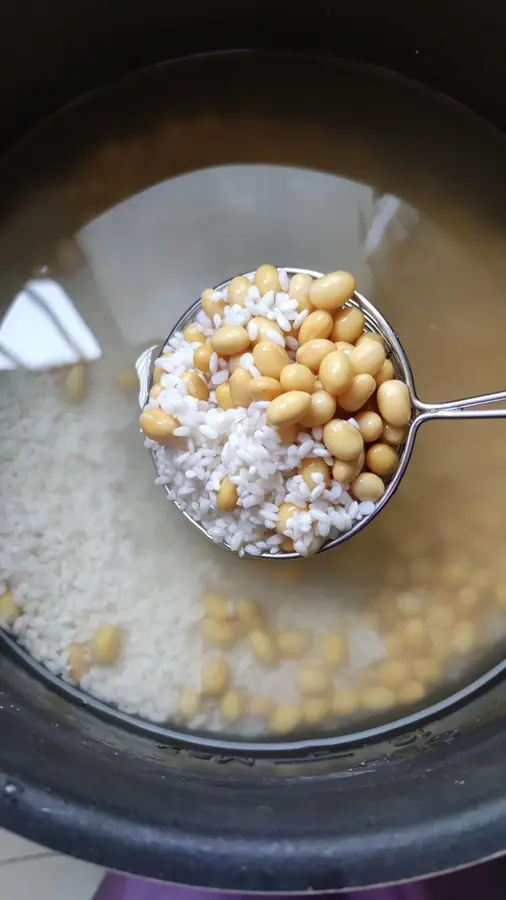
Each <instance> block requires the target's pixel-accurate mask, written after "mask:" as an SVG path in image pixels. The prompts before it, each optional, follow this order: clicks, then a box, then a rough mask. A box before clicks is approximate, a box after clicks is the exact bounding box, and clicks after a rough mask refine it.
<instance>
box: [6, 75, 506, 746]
mask: <svg viewBox="0 0 506 900" xmlns="http://www.w3.org/2000/svg"><path fill="white" fill-rule="evenodd" d="M201 65H204V63H199V64H198V66H196V69H199V67H200V66H201ZM206 65H207V66H208V70H207V71H206V73H205V78H202V73H200V72H198V71H196V69H193V68H192V67H186V66H183V67H182V69H181V70H180V71H179V73H178V76H177V84H176V81H175V80H173V79H174V78H175V76H174V70H173V69H169V70H167V71H163V70H160V71H157V72H156V73H150V74H149V75H148V76H146V77H145V78H141V79H140V80H139V81H138V82H136V83H135V84H130V85H128V86H126V87H123V88H119V89H117V90H116V91H113V92H112V93H107V94H104V95H103V96H102V97H99V98H95V99H94V100H88V101H87V102H86V104H85V105H84V106H80V107H76V108H75V109H74V110H72V111H69V112H67V113H66V114H65V116H64V117H62V118H61V119H60V120H57V121H55V122H54V123H53V124H50V125H48V126H47V127H46V128H45V129H44V130H43V131H41V132H40V133H39V134H38V135H37V136H35V137H33V139H32V140H31V141H30V142H29V143H27V144H26V145H25V147H24V148H21V149H20V151H19V153H18V154H17V156H16V157H14V158H13V159H12V160H11V161H10V162H9V164H8V168H7V173H6V174H8V178H4V179H3V183H4V185H5V184H8V186H9V188H8V191H9V192H8V193H7V188H4V196H3V197H2V198H1V200H2V207H1V208H2V210H3V213H2V217H1V222H0V255H1V258H2V266H1V271H0V295H1V297H2V304H3V308H4V309H5V315H4V318H3V319H2V323H1V326H0V351H1V353H2V356H1V357H0V368H2V369H4V370H5V371H3V372H2V373H0V388H1V399H0V433H1V436H2V483H1V488H0V490H1V497H0V506H1V507H2V516H1V520H0V528H1V531H2V543H1V545H0V581H2V582H3V587H2V588H1V590H3V591H4V593H5V592H6V591H7V590H12V592H13V596H14V600H15V603H16V605H17V606H18V607H19V611H21V612H22V613H23V614H22V615H21V616H20V618H18V619H17V620H16V621H15V622H14V630H15V632H16V633H17V634H18V635H19V637H20V639H21V640H22V641H23V642H24V643H25V644H26V645H27V646H28V647H29V649H30V650H31V651H32V652H33V653H34V655H37V656H38V657H39V658H43V659H44V661H45V662H46V663H47V664H48V665H49V667H50V668H51V669H52V670H53V671H56V672H63V673H64V674H65V675H66V677H69V675H70V674H71V673H70V669H69V656H68V654H69V647H70V646H71V645H72V644H75V643H76V642H77V643H81V642H86V641H88V640H89V638H90V637H91V636H92V634H93V633H94V631H95V630H96V628H97V627H99V626H100V625H102V624H104V623H113V624H115V625H117V626H119V627H120V629H121V631H122V634H123V645H122V650H121V654H120V658H119V660H118V661H117V662H116V664H115V665H112V666H108V667H105V666H104V667H97V666H94V667H92V668H91V669H90V670H89V671H86V672H85V673H84V674H83V677H82V684H83V687H85V688H86V689H88V690H91V691H93V692H94V693H96V694H98V695H99V696H101V697H103V698H104V699H106V700H108V701H112V702H114V703H119V704H120V705H121V706H122V707H123V708H124V709H126V710H127V711H129V712H132V713H135V714H137V713H141V714H142V715H145V716H147V717H148V718H150V719H152V720H154V721H160V722H163V721H166V720H167V718H169V719H171V718H173V717H174V715H175V714H176V710H177V704H178V696H179V690H180V688H181V686H186V687H190V688H195V689H197V688H198V684H199V678H200V669H201V667H202V664H203V662H204V660H205V659H207V658H209V655H210V653H211V655H212V654H213V653H215V652H217V651H214V650H213V651H209V648H206V647H205V646H204V645H203V642H202V637H201V632H200V624H199V623H200V620H201V617H202V596H203V593H204V592H205V591H206V590H214V591H216V590H218V591H220V592H222V593H223V594H224V595H225V596H226V597H228V598H230V599H231V600H236V599H238V598H239V597H241V596H243V597H248V598H250V599H254V600H258V601H259V602H260V603H261V604H262V606H263V607H264V614H265V617H266V621H267V627H268V628H269V630H271V631H273V632H275V631H277V630H280V629H294V628H297V629H298V628H303V629H307V630H308V631H309V632H310V636H311V649H310V651H309V653H308V658H307V661H308V663H310V664H318V663H319V662H320V661H321V653H322V651H321V641H322V639H323V637H324V635H325V634H328V633H332V634H338V635H340V637H341V638H342V646H343V653H342V659H341V662H340V663H339V665H336V668H335V669H333V670H332V671H331V682H332V689H331V691H329V694H328V696H327V697H326V698H325V702H326V703H327V712H332V711H333V715H330V718H325V717H324V722H326V723H327V724H328V726H329V727H330V728H332V729H334V730H335V729H336V727H338V728H346V727H348V726H347V722H348V718H347V717H348V716H349V715H354V716H357V717H360V715H363V714H364V713H366V714H367V715H368V716H370V715H371V713H374V714H378V713H380V712H381V710H380V706H381V703H379V701H377V703H376V706H374V703H373V702H372V701H370V702H368V701H367V697H368V696H369V697H370V694H367V691H368V690H369V688H370V687H371V686H372V687H378V686H380V687H383V688H386V689H387V691H390V693H391V695H392V697H394V698H395V702H396V703H401V704H404V706H403V707H402V708H403V709H405V708H407V707H406V704H407V703H409V702H410V701H413V702H417V703H423V702H425V698H426V697H429V696H430V695H431V691H432V690H433V689H434V690H436V691H438V690H440V687H441V683H442V678H443V673H444V674H445V675H446V676H447V677H448V678H450V679H451V682H450V683H451V685H452V686H453V685H454V684H455V679H459V678H461V677H462V674H463V673H465V672H467V671H469V665H470V664H471V663H474V662H475V660H476V659H483V652H484V648H486V647H489V646H493V647H497V641H498V639H499V638H502V635H503V633H504V626H505V620H504V613H503V609H504V607H505V604H506V590H505V580H504V576H505V574H506V573H505V571H504V563H503V559H502V544H501V539H500V532H501V525H502V521H503V519H504V508H503V507H504V502H503V501H502V499H501V497H502V496H503V494H504V488H505V486H506V484H505V476H504V465H503V454H504V435H503V425H502V424H501V423H500V422H487V423H485V422H480V423H471V422H467V423H462V424H458V425H457V424H456V423H444V424H438V425H433V426H427V427H426V428H424V429H423V432H422V434H421V435H420V438H419V439H418V441H417V446H416V450H415V454H414V457H413V461H412V463H411V464H410V468H409V471H408V473H407V475H406V477H405V479H404V481H403V484H402V488H401V490H400V491H399V493H398V495H397V497H396V498H395V499H394V500H393V501H392V503H391V504H390V505H389V507H388V509H387V510H385V512H384V513H382V515H381V516H380V517H379V518H378V519H377V520H376V521H375V522H374V523H373V524H372V525H371V526H370V527H369V528H368V529H366V531H365V532H364V533H363V534H361V535H360V536H359V537H357V538H356V539H354V540H353V541H351V542H350V543H349V544H345V545H343V546H342V547H340V548H338V549H337V550H336V551H335V552H334V553H329V554H325V555H323V556H322V557H319V558H317V559H314V560H311V561H309V562H308V563H306V564H305V563H302V564H299V563H283V564H277V565H274V566H273V565H271V564H269V563H265V562H262V561H260V562H258V561H254V560H249V561H244V560H242V561H239V560H236V559H234V558H232V557H230V555H226V554H224V553H223V552H222V551H220V550H219V549H215V548H213V547H210V546H209V545H208V542H206V541H205V540H204V539H202V540H201V539H200V538H199V536H198V534H197V533H195V532H194V530H193V529H191V527H189V526H188V525H187V523H186V522H184V520H182V518H181V517H179V516H178V515H177V513H176V511H175V510H174V509H173V508H172V507H171V506H170V505H169V504H168V503H167V501H166V500H165V496H164V492H163V491H162V490H160V489H157V488H156V487H155V486H154V484H153V479H154V474H153V469H152V466H151V462H150V459H149V456H148V454H146V452H145V451H144V449H143V447H142V442H141V440H140V438H139V433H138V428H137V424H136V420H137V414H138V408H137V390H138V387H137V379H136V376H135V372H134V369H133V366H134V362H135V360H136V359H137V357H138V356H139V355H140V353H141V352H142V351H143V350H145V349H146V347H147V346H148V345H150V344H153V343H158V342H160V341H162V340H163V339H164V337H165V335H166V334H167V333H168V332H169V331H170V328H171V327H172V324H173V322H174V321H175V320H176V319H177V318H179V316H180V315H181V313H182V312H183V310H184V309H185V308H186V307H187V306H189V305H190V304H191V303H192V302H193V301H194V300H195V298H196V296H197V295H198V294H199V293H200V292H201V290H202V289H203V288H204V287H206V286H208V285H210V284H215V283H218V282H220V281H222V280H223V279H225V278H228V277H230V276H232V275H233V274H235V273H237V272H239V271H247V270H249V269H252V268H255V267H256V266H257V265H258V264H260V263H261V262H265V261H273V262H275V263H277V264H279V265H297V266H302V267H308V268H311V269H317V270H318V269H319V270H321V271H326V270H330V269H335V268H341V267H343V268H349V269H352V270H353V271H354V272H355V273H356V274H357V277H358V285H359V290H360V291H361V292H362V293H364V294H365V295H366V296H368V297H370V299H371V300H372V301H373V302H374V303H376V304H377V305H378V306H379V307H380V308H381V309H382V311H383V312H384V313H385V314H386V316H387V317H388V318H389V319H390V321H391V322H392V323H393V324H394V325H395V327H396V329H397V331H398V333H399V336H400V338H401V340H402V342H403V344H404V346H405V349H406V351H407V353H408V355H409V357H410V360H411V363H412V367H413V371H414V373H415V378H416V382H417V388H418V391H419V394H420V396H421V397H422V399H424V400H434V401H436V400H443V399H451V398H452V397H456V396H464V395H466V394H472V393H478V392H481V391H491V390H497V389H500V388H501V387H503V386H504V376H503V370H504V361H503V360H504V354H503V343H504V340H503V334H504V333H505V330H506V304H504V301H503V298H504V293H505V286H506V271H505V266H506V263H505V260H504V254H503V251H502V248H503V246H504V243H503V242H504V232H505V222H506V217H505V214H506V199H505V188H504V183H503V179H502V171H503V166H504V145H503V142H502V139H500V138H499V137H498V136H495V135H494V134H493V133H491V132H489V131H488V130H487V129H486V128H485V127H484V126H482V125H480V124H477V123H476V122H475V121H474V120H473V119H472V118H471V117H468V116H467V114H465V113H463V112H462V111H461V110H459V109H458V108H457V107H453V106H450V105H447V104H446V103H443V102H440V101H438V100H435V99H434V98H432V97H431V96H427V95H426V94H425V93H421V92H418V91H417V90H416V89H412V88H410V87H409V86H406V85H405V84H404V83H402V82H398V81H396V80H393V79H390V78H387V77H386V76H383V75H382V76H378V75H371V74H369V73H368V72H366V71H362V70H351V69H346V68H340V67H337V66H336V67H335V68H329V69H327V68H326V67H323V68H322V69H321V70H319V69H318V67H316V68H311V66H309V64H307V66H309V68H306V65H302V64H297V66H293V67H291V66H290V65H289V64H286V65H285V66H284V67H281V68H278V67H276V66H274V65H273V64H271V63H269V62H264V64H263V66H262V67H260V69H259V67H258V65H257V64H256V63H255V62H254V60H253V59H252V58H250V59H248V60H242V62H240V63H233V61H231V60H230V58H229V59H227V60H226V61H224V62H221V63H220V62H217V63H215V64H213V63H207V64H206ZM230 67H233V71H231V69H230ZM232 76H233V77H232ZM264 78H265V79H266V82H265V83H268V85H269V91H268V92H266V91H265V90H262V84H263V83H264V82H263V79H264ZM224 84H227V88H228V87H229V86H230V85H232V86H231V87H230V90H228V89H227V91H224V90H223V85H224ZM281 109H282V110H283V115H282V116H281V115H280V114H279V111H280V110H281ZM243 110H248V112H247V113H245V112H244V111H243ZM455 147H458V148H459V153H458V155H457V156H456V154H455ZM456 159H457V162H455V160H456ZM4 174H5V173H4ZM76 364H77V365H76ZM83 364H84V365H83ZM27 369H28V370H32V371H26V370H27ZM33 370H40V374H35V373H34V371H33ZM76 399H79V400H80V404H79V405H77V406H76V405H73V404H69V402H68V401H69V400H74V401H75V400H76ZM0 612H1V606H0ZM227 658H228V659H229V660H230V665H231V670H232V673H233V683H234V685H235V686H237V687H238V688H239V689H240V690H241V691H242V692H243V694H244V696H248V697H249V694H250V693H251V691H252V690H253V689H254V690H255V692H258V693H259V694H261V695H266V696H270V697H271V698H274V699H276V700H277V701H279V700H280V699H283V700H284V701H285V702H290V703H292V702H296V700H297V695H296V692H295V689H294V686H293V680H294V673H295V671H296V669H297V667H298V666H300V662H297V661H295V662H294V661H289V662H285V663H283V664H282V665H281V666H280V667H279V668H278V667H276V668H274V669H272V670H270V669H262V668H261V667H259V666H258V665H257V664H256V663H254V662H253V661H252V660H251V657H250V655H249V653H248V650H247V643H245V641H244V640H241V641H239V642H238V643H237V644H236V645H235V646H234V647H233V648H232V649H230V650H228V651H227ZM392 662H393V663H394V664H393V665H392ZM387 664H388V665H387ZM406 685H411V695H410V694H409V690H408V689H407V688H406ZM415 685H418V688H416V687H414V686H415ZM444 689H446V690H448V688H443V690H444ZM403 690H404V693H403ZM417 690H418V694H417ZM373 696H374V694H373ZM376 696H379V695H376ZM364 698H365V699H364ZM245 702H246V701H245ZM321 708H322V709H324V704H323V705H322V707H321ZM388 714H389V715H391V712H390V711H389V713H388ZM351 721H353V722H355V721H356V720H355V719H352V720H351ZM191 724H192V725H193V726H196V727H204V728H213V729H216V728H223V727H224V722H223V719H222V717H221V714H220V712H219V709H217V708H216V706H215V705H210V706H205V707H202V708H201V709H199V710H198V713H197V715H196V716H195V717H194V718H193V719H192V722H191ZM312 727H314V725H313V726H312ZM228 728H229V730H230V728H232V730H234V729H235V730H236V731H240V732H242V733H246V734H253V733H259V732H260V733H262V730H263V729H264V722H263V720H262V719H261V718H252V717H244V718H242V719H241V720H240V722H239V723H238V724H236V725H234V726H230V725H229V726H228Z"/></svg>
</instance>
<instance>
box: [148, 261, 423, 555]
mask: <svg viewBox="0 0 506 900" xmlns="http://www.w3.org/2000/svg"><path fill="white" fill-rule="evenodd" d="M276 268H277V269H278V271H279V270H282V271H284V272H286V273H287V275H310V276H311V277H312V278H321V277H322V275H323V274H324V273H323V272H318V271H315V270H313V269H302V268H299V267H294V266H277V267H276ZM255 271H256V269H253V270H251V271H249V272H240V273H239V275H242V276H245V277H246V278H249V279H252V278H253V277H254V275H255ZM236 277H238V276H237V275H233V276H232V277H231V278H227V279H226V281H222V282H220V284H218V285H216V287H214V288H213V290H215V291H222V290H224V289H225V288H227V287H228V285H229V284H230V282H231V281H232V280H233V279H234V278H236ZM343 306H344V307H350V306H356V307H358V308H359V309H360V310H361V311H362V312H363V314H364V317H365V320H366V325H367V326H369V330H370V331H372V332H375V333H376V334H379V335H380V337H382V338H383V339H384V340H385V342H386V343H387V346H388V349H389V357H390V358H391V361H392V365H393V366H394V369H395V372H396V375H397V376H399V377H400V379H401V380H402V381H404V382H405V383H406V385H407V388H408V391H409V398H410V404H411V411H412V418H411V421H410V423H409V426H408V434H407V437H406V442H405V443H404V444H402V445H398V447H397V449H398V450H400V455H399V466H398V468H397V470H396V472H395V473H394V474H393V475H392V477H391V479H390V481H389V482H388V484H387V485H386V489H385V493H384V494H383V496H382V497H381V499H380V500H378V502H377V503H376V506H375V508H374V512H372V513H370V514H369V515H368V516H367V518H365V519H360V520H359V521H357V522H355V524H354V525H352V527H351V528H350V529H349V530H348V531H345V532H344V533H343V534H341V535H339V537H337V538H333V539H332V540H330V541H326V542H325V543H324V544H322V546H321V547H319V549H318V550H317V551H316V553H314V554H311V556H310V557H305V556H301V555H300V554H299V553H295V552H293V553H266V552H263V553H261V554H259V555H258V556H254V555H252V554H245V558H247V559H269V560H277V561H278V562H279V561H281V560H288V559H291V560H294V559H308V558H309V559H311V558H312V557H313V556H317V555H318V554H319V553H325V552H327V551H328V550H334V549H335V548H336V547H338V546H340V545H341V544H344V543H345V542H346V541H348V540H349V539H350V538H352V537H354V535H356V534H358V533H359V532H360V531H364V530H365V528H367V526H368V525H370V524H371V522H372V521H373V520H374V519H375V518H376V516H377V515H378V514H379V513H380V512H381V511H382V510H383V509H384V507H385V506H386V504H387V503H388V502H389V501H390V500H391V499H392V497H393V495H394V494H395V492H396V491H397V488H398V487H399V484H400V482H401V481H402V478H403V476H404V473H405V471H406V468H407V466H408V463H409V460H410V458H411V454H412V452H413V446H414V442H415V438H416V432H417V417H418V415H419V410H418V409H417V405H416V401H417V395H416V391H415V382H414V377H413V372H412V370H411V366H410V364H409V361H408V358H407V356H406V353H405V352H404V348H403V346H402V344H401V342H400V340H399V337H398V335H397V332H396V331H395V329H394V328H393V327H392V325H391V324H390V322H389V321H388V319H386V318H385V316H384V315H383V314H382V313H381V312H380V311H379V310H378V309H377V308H376V307H375V306H374V304H373V303H371V302H370V300H368V299H367V298H366V297H364V296H363V295H362V294H360V293H359V292H358V291H355V292H354V294H353V297H352V298H351V299H350V300H347V301H346V303H345V304H343ZM201 308H202V303H201V300H200V298H198V299H197V300H196V301H195V302H194V303H192V305H191V306H190V307H188V309H187V310H186V311H185V312H184V313H183V315H182V316H180V318H179V319H178V321H177V322H176V324H175V325H174V327H173V328H172V329H171V331H170V332H169V334H168V336H167V337H166V338H165V340H164V342H163V343H162V344H161V345H159V346H157V347H154V348H150V350H149V351H146V353H148V354H149V372H147V373H146V375H147V377H146V378H145V389H144V391H143V389H142V380H141V376H140V374H139V378H140V380H141V392H140V394H139V403H140V405H141V408H143V407H144V406H145V405H146V403H147V401H148V399H149V391H150V389H151V386H152V383H153V373H154V363H155V360H156V359H158V357H159V356H160V354H161V352H163V350H164V348H165V347H166V346H167V344H168V342H169V340H170V339H171V338H172V337H173V336H174V335H175V334H176V332H178V331H183V330H184V329H185V328H186V326H187V325H190V324H191V323H192V322H193V320H194V318H195V316H196V314H197V313H198V312H200V310H201ZM146 353H145V354H142V356H141V357H140V358H139V360H138V362H137V370H138V373H139V363H141V361H142V360H143V359H144V358H145V356H146ZM151 456H152V459H153V463H154V465H155V469H156V460H155V455H154V451H153V450H151ZM164 488H165V491H166V492H167V493H168V487H167V485H164ZM172 502H173V503H174V505H175V506H176V507H177V509H178V510H179V512H181V513H182V514H183V515H184V516H185V517H186V518H187V519H188V521H189V522H191V524H192V525H193V526H194V527H195V528H198V530H199V531H200V532H201V533H202V534H203V535H204V536H205V537H206V538H207V539H208V540H209V541H211V542H212V543H213V544H215V546H217V547H221V548H222V549H223V550H225V551H227V552H229V553H233V554H234V555H235V556H237V555H238V554H237V551H235V550H232V548H231V547H229V546H228V544H226V543H224V542H216V541H213V539H212V537H211V536H210V535H209V534H208V532H207V531H206V529H205V528H204V527H203V526H202V525H201V524H200V523H199V522H196V521H195V519H193V518H192V516H191V515H189V513H187V512H186V510H184V509H181V507H180V506H179V505H178V502H177V500H172Z"/></svg>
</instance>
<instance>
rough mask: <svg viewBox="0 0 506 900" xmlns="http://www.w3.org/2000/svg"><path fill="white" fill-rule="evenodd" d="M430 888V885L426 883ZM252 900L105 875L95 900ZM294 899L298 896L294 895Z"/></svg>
mask: <svg viewBox="0 0 506 900" xmlns="http://www.w3.org/2000/svg"><path fill="white" fill-rule="evenodd" d="M427 884H429V882H427ZM210 896H212V898H213V900H231V898H233V900H253V897H254V896H255V895H253V894H235V893H234V894H225V893H219V892H215V891H213V892H212V894H210V893H209V892H208V891H202V890H197V889H196V888H181V887H176V886H174V885H168V884H161V883H160V882H156V881H144V880H141V879H139V878H127V877H126V876H124V875H112V874H111V875H106V877H105V878H104V880H103V882H102V884H101V885H100V887H99V889H98V892H97V893H96V894H95V897H94V900H210ZM295 896H297V895H295ZM311 896H312V898H315V900H316V898H318V897H319V896H321V897H326V896H327V895H326V894H322V895H319V894H312V895H311ZM293 897H294V895H293V894H291V895H288V896H287V897H286V900H293ZM339 897H342V898H350V900H429V898H431V897H432V894H431V893H430V892H428V891H427V889H426V886H425V885H424V884H406V885H397V886H394V887H389V888H380V889H378V890H371V891H355V892H353V893H352V894H350V893H344V894H339ZM276 898H277V900H285V898H283V895H282V894H277V895H276Z"/></svg>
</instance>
